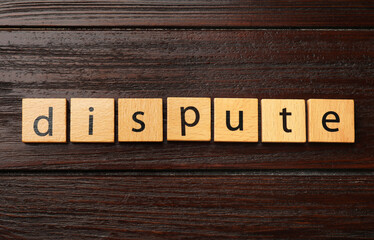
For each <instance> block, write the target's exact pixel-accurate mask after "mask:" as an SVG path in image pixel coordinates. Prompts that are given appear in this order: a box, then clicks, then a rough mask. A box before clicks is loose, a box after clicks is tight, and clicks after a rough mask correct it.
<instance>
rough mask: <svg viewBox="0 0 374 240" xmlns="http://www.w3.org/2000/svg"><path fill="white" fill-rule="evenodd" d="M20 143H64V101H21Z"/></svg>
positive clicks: (59, 99) (48, 99) (41, 99)
mask: <svg viewBox="0 0 374 240" xmlns="http://www.w3.org/2000/svg"><path fill="white" fill-rule="evenodd" d="M22 142H28V143H33V142H35V143H37V142H39V143H40V142H45V143H64V142H66V99H64V98H24V99H22Z"/></svg>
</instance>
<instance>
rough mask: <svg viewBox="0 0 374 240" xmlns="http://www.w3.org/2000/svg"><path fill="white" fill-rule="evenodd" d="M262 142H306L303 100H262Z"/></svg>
mask: <svg viewBox="0 0 374 240" xmlns="http://www.w3.org/2000/svg"><path fill="white" fill-rule="evenodd" d="M261 122H262V126H261V128H262V142H295V143H298V142H300V143H303V142H306V118H305V100H300V99H263V100H262V101H261Z"/></svg>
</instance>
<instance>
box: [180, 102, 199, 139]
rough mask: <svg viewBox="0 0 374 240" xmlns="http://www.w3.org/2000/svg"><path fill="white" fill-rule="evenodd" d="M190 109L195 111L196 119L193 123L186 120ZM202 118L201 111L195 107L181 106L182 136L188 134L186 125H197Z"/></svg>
mask: <svg viewBox="0 0 374 240" xmlns="http://www.w3.org/2000/svg"><path fill="white" fill-rule="evenodd" d="M188 110H192V111H194V113H195V116H196V117H195V121H194V122H193V123H188V122H186V118H185V115H186V114H185V113H186V112H187V111H188ZM199 120H200V113H199V111H198V110H197V109H196V108H195V107H191V106H190V107H186V108H184V107H181V122H182V136H186V126H187V127H193V126H195V125H196V124H197V123H198V122H199Z"/></svg>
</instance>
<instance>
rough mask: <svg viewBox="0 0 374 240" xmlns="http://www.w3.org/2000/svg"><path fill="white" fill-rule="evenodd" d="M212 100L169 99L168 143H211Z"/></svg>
mask: <svg viewBox="0 0 374 240" xmlns="http://www.w3.org/2000/svg"><path fill="white" fill-rule="evenodd" d="M210 101H211V100H210V98H178V97H170V98H168V99H167V140H168V141H210V139H211V103H210Z"/></svg>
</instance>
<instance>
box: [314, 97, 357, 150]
mask: <svg viewBox="0 0 374 240" xmlns="http://www.w3.org/2000/svg"><path fill="white" fill-rule="evenodd" d="M308 128H309V129H308V138H309V142H340V143H353V142H355V124H354V101H353V100H349V99H309V100H308Z"/></svg>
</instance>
